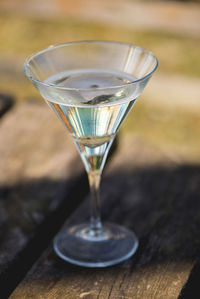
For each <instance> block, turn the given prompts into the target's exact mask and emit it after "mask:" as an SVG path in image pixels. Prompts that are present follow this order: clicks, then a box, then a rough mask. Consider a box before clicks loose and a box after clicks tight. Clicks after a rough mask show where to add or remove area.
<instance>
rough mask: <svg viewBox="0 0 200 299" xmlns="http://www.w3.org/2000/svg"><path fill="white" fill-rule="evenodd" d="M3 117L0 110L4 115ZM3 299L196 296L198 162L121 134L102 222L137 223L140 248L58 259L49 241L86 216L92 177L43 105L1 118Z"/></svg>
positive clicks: (199, 275) (105, 184)
mask: <svg viewBox="0 0 200 299" xmlns="http://www.w3.org/2000/svg"><path fill="white" fill-rule="evenodd" d="M2 114H3V113H2ZM0 170H1V171H0V227H1V229H0V298H1V299H2V298H8V297H9V298H11V299H25V298H26V299H27V298H48V299H49V298H52V299H55V298H56V299H57V298H59V299H60V298H66V299H76V298H84V299H93V298H94V299H97V298H98V299H106V298H110V299H111V298H112V299H122V298H124V299H132V298H134V299H143V298H147V299H151V298H156V299H175V298H179V299H185V298H189V299H193V298H200V291H199V287H198V285H199V281H200V265H199V253H200V167H199V166H192V165H178V164H177V163H175V162H174V161H173V159H171V158H170V155H167V154H166V153H163V152H162V151H161V150H160V149H158V148H155V147H153V146H152V145H151V144H150V143H148V142H147V141H146V140H143V139H142V138H140V137H131V135H124V134H121V135H120V136H119V139H118V144H117V147H116V150H115V151H114V153H113V154H112V156H111V157H110V159H109V162H108V165H107V167H106V169H105V172H104V175H103V181H102V186H101V195H102V196H101V201H102V214H103V215H102V217H103V220H109V221H113V222H117V223H118V224H122V225H125V226H127V227H129V228H130V229H134V231H135V232H136V234H137V236H138V237H139V240H140V246H139V249H138V251H137V253H136V254H135V255H134V256H133V257H132V258H130V259H129V260H127V261H126V262H124V263H121V264H119V265H117V266H113V267H110V268H105V269H87V268H81V267H76V266H73V265H71V264H68V263H66V262H64V261H62V260H60V259H59V258H58V257H57V256H56V255H55V253H54V252H53V250H52V239H53V237H54V235H55V234H56V233H57V231H59V229H60V228H61V227H62V226H63V225H66V224H69V223H77V222H78V221H79V222H81V221H83V220H86V219H88V217H89V215H88V210H89V209H88V206H89V195H88V184H87V178H86V175H85V173H84V169H83V167H82V163H81V161H80V158H79V157H78V155H77V153H76V150H75V147H74V145H73V143H72V140H71V138H70V137H69V136H68V134H67V133H66V131H65V129H64V128H63V127H62V125H61V124H60V123H59V122H58V120H57V119H56V116H54V115H53V113H52V112H51V111H50V110H49V109H47V107H46V106H45V105H44V104H38V103H35V102H31V101H29V102H27V103H23V104H21V105H16V106H15V107H14V108H12V109H10V110H9V111H8V112H7V113H6V114H5V113H4V115H3V116H2V118H1V119H0Z"/></svg>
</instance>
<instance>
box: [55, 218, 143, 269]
mask: <svg viewBox="0 0 200 299" xmlns="http://www.w3.org/2000/svg"><path fill="white" fill-rule="evenodd" d="M137 248H138V239H137V237H136V236H135V234H134V233H133V232H132V231H130V230H129V229H127V228H125V227H123V226H120V225H117V224H112V223H106V224H105V226H103V228H102V229H101V230H100V229H99V230H98V231H95V232H94V231H92V230H91V229H90V227H89V225H88V224H81V225H76V226H72V227H68V228H65V229H64V230H63V231H61V232H60V233H58V235H57V236H56V237H55V239H54V250H55V252H56V254H57V255H58V256H59V257H60V258H62V259H63V260H65V261H67V262H70V263H72V264H75V265H79V266H85V267H107V266H111V265H115V264H118V263H120V262H122V261H124V260H126V259H128V258H129V257H130V256H132V255H133V254H134V253H135V251H136V250H137Z"/></svg>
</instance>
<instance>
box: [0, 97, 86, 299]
mask: <svg viewBox="0 0 200 299" xmlns="http://www.w3.org/2000/svg"><path fill="white" fill-rule="evenodd" d="M0 170H1V171H0V294H1V298H3V289H4V287H5V285H4V282H5V281H6V283H7V286H8V285H9V287H10V288H11V287H12V284H13V285H14V284H16V283H17V281H18V280H19V278H20V277H21V275H23V271H22V269H24V271H25V270H27V267H28V265H29V266H30V265H31V263H32V262H33V261H34V258H36V257H37V254H38V253H39V252H38V250H39V247H41V248H42V246H45V245H44V244H45V243H44V241H46V242H48V238H49V236H51V233H52V227H53V228H54V229H55V230H56V229H58V225H59V223H60V222H59V221H61V220H60V217H61V215H59V216H58V215H57V214H56V213H57V210H58V209H59V207H60V206H62V204H63V209H65V213H66V215H67V214H69V212H70V211H71V210H73V208H74V205H75V202H76V204H77V202H78V196H77V199H76V200H75V201H74V202H70V201H71V200H72V199H71V198H70V194H71V192H72V189H73V188H75V186H76V183H77V178H79V177H80V176H81V174H82V171H83V167H82V164H81V161H80V159H79V158H78V155H77V152H76V149H75V146H74V144H73V143H72V141H71V138H70V136H68V134H67V133H66V130H65V129H64V127H63V126H62V124H61V123H59V121H58V119H57V118H56V116H54V114H53V112H51V111H50V110H49V108H48V107H46V106H45V105H44V104H39V103H34V102H28V103H26V104H22V105H19V106H17V107H15V109H13V110H12V112H11V113H9V114H7V115H6V116H4V118H3V119H1V122H0ZM68 199H69V200H70V201H68ZM79 199H80V198H79ZM61 212H62V211H60V214H62V213H64V211H63V212H62V213H61ZM51 217H52V218H51ZM56 217H57V218H56ZM62 217H65V215H64V214H63V215H62ZM62 217H61V219H62ZM63 219H64V218H63ZM53 221H56V222H57V223H55V224H54V223H53ZM45 230H46V231H45ZM34 238H36V239H34ZM46 246H47V245H46ZM36 253H37V254H36ZM9 287H8V289H9Z"/></svg>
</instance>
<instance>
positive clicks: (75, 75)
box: [24, 41, 158, 267]
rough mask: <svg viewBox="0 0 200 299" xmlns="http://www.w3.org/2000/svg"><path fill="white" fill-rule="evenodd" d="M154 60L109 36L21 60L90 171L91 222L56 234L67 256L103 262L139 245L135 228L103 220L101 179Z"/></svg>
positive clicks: (88, 263)
mask: <svg viewBox="0 0 200 299" xmlns="http://www.w3.org/2000/svg"><path fill="white" fill-rule="evenodd" d="M157 65H158V62H157V59H156V57H155V56H154V55H153V54H152V53H151V52H149V51H147V50H145V49H143V48H141V47H138V46H135V45H132V44H126V43H120V42H108V41H106V42H105V41H81V42H72V43H66V44H60V45H55V46H50V47H49V48H46V49H44V50H42V51H40V52H37V53H35V54H33V55H31V56H30V57H29V58H27V60H26V61H25V64H24V70H25V73H26V75H27V76H28V77H29V78H30V79H31V81H32V83H33V84H34V85H35V87H36V88H37V89H38V91H39V92H40V94H41V95H42V96H43V98H44V99H45V100H46V102H47V103H48V104H49V106H50V107H51V108H52V109H53V110H54V112H55V113H56V114H57V115H58V117H59V118H60V120H61V121H62V123H63V124H64V125H65V127H66V129H67V130H68V131H69V133H70V135H71V136H72V137H73V140H74V142H75V145H76V147H77V149H78V151H79V154H80V156H81V158H82V161H83V164H84V166H85V169H86V171H87V174H88V180H89V185H90V190H91V218H90V223H83V224H78V225H74V226H70V227H67V228H65V229H64V230H62V231H61V232H59V233H58V234H57V236H56V237H55V239H54V250H55V252H56V253H57V254H58V256H60V257H61V258H62V259H64V260H66V261H68V262H71V263H73V264H76V265H80V266H87V267H106V266H110V265H114V264H117V263H119V262H122V261H124V260H126V259H128V258H129V257H130V256H131V255H133V254H134V253H135V251H136V249H137V247H138V239H137V237H136V235H135V234H134V232H132V231H130V230H129V229H127V228H125V227H122V226H120V225H117V224H113V223H105V224H104V225H102V222H101V218H100V203H99V184H100V180H101V174H102V170H103V168H104V164H105V161H106V157H107V154H108V151H109V149H110V147H111V144H112V142H113V140H114V138H115V136H116V133H117V131H118V129H119V127H120V125H121V124H122V122H123V121H124V119H125V117H126V116H127V114H128V112H129V111H130V110H131V108H132V106H133V105H134V103H135V101H136V99H137V98H138V96H139V95H140V94H141V92H142V90H143V89H144V87H145V85H146V84H147V82H148V80H149V79H150V78H151V76H152V75H153V73H154V72H155V70H156V68H157ZM113 184H114V182H113ZM110 212H111V213H112V211H110Z"/></svg>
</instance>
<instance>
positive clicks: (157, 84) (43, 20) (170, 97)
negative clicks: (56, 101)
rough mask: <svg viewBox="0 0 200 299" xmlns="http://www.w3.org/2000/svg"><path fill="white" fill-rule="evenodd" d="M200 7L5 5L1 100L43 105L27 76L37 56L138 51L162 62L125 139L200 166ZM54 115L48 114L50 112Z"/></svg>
mask: <svg viewBox="0 0 200 299" xmlns="http://www.w3.org/2000/svg"><path fill="white" fill-rule="evenodd" d="M199 20H200V3H199V1H198V0H196V1H177V2H175V1H141V0H140V1H139V0H138V1H134V0H116V1H113V0H110V1H108V0H93V1H90V0H79V1H76V0H74V1H72V0H70V1H68V0H43V1H39V0H35V1H25V0H16V1H12V0H7V1H6V0H4V1H2V0H1V1H0V28H1V30H0V41H1V43H0V93H6V94H11V95H13V96H14V97H15V99H16V101H17V103H21V102H23V101H26V100H29V99H34V100H36V101H37V100H40V101H41V97H40V95H39V94H38V92H37V91H36V90H35V89H34V87H33V86H32V85H31V83H30V82H28V80H27V79H26V78H25V75H24V73H23V62H24V60H25V58H26V57H27V56H28V55H30V54H32V52H35V51H38V50H41V49H42V48H44V47H47V46H49V45H51V44H56V43H63V42H67V41H75V40H116V41H124V42H129V43H133V44H138V45H139V46H142V47H144V48H147V49H148V50H150V51H152V52H153V53H154V54H155V55H156V56H157V57H158V60H159V68H158V70H157V73H156V75H155V76H154V77H153V78H152V80H151V81H150V83H149V85H148V87H147V88H146V90H145V91H144V93H143V94H142V96H141V97H140V100H139V101H138V102H137V104H136V105H135V109H134V110H135V111H134V112H133V113H131V114H130V116H129V117H128V119H127V121H126V122H125V123H124V125H123V128H122V134H130V136H132V137H134V136H135V137H137V136H139V138H144V139H145V140H147V142H149V143H151V144H152V145H155V146H159V147H160V148H161V150H162V151H164V152H166V153H169V155H172V156H173V160H174V161H176V162H177V163H183V162H184V163H185V162H189V163H198V162H200V138H199V132H200V88H199V86H200V84H199V83H200V58H199V52H200V21H199ZM47 109H48V108H47Z"/></svg>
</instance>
